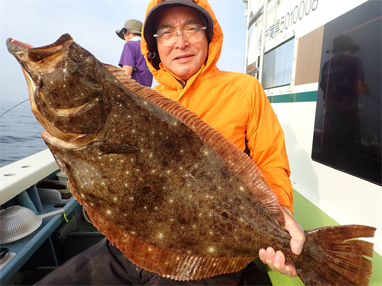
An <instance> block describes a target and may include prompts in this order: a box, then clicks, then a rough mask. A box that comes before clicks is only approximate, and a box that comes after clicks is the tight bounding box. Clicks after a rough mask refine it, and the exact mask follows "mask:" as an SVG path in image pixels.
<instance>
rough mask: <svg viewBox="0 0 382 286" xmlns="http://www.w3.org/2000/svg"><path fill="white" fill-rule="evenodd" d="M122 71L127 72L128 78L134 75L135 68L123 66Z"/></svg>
mask: <svg viewBox="0 0 382 286" xmlns="http://www.w3.org/2000/svg"><path fill="white" fill-rule="evenodd" d="M122 69H123V70H124V71H125V72H126V75H127V76H131V75H132V74H133V67H132V66H129V65H123V66H122Z"/></svg>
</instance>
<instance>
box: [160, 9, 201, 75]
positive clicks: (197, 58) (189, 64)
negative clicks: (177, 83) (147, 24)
mask: <svg viewBox="0 0 382 286" xmlns="http://www.w3.org/2000/svg"><path fill="white" fill-rule="evenodd" d="M190 23H196V24H201V25H204V24H203V21H202V20H201V18H200V16H199V14H198V13H197V12H196V10H194V9H192V8H188V7H172V8H168V9H166V10H165V11H163V12H162V13H161V14H160V16H159V19H158V25H157V27H158V28H157V30H161V29H163V28H172V29H175V30H180V31H181V30H182V29H183V28H184V27H185V26H186V25H187V24H190ZM203 33H204V32H203ZM157 44H158V53H159V57H160V59H161V61H162V64H163V65H164V66H165V67H166V68H167V69H168V70H169V71H170V72H172V73H173V74H175V75H176V76H178V77H179V78H180V79H182V80H184V81H187V80H188V79H189V78H190V77H191V76H193V75H194V74H195V73H196V72H197V71H198V70H199V69H200V67H201V66H202V65H203V64H204V62H205V61H206V58H207V53H208V42H207V36H206V35H204V36H203V37H202V39H198V40H196V41H195V40H194V39H188V40H185V39H184V37H183V36H182V35H181V32H178V38H177V40H176V41H175V43H174V44H172V45H170V46H169V45H166V44H165V43H161V40H158V42H157Z"/></svg>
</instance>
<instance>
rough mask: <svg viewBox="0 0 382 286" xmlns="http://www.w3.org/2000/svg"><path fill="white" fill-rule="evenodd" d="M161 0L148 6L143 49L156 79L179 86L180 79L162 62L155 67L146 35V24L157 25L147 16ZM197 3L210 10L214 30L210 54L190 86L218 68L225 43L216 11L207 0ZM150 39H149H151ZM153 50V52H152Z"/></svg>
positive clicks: (142, 41)
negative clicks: (148, 20) (147, 20)
mask: <svg viewBox="0 0 382 286" xmlns="http://www.w3.org/2000/svg"><path fill="white" fill-rule="evenodd" d="M161 2H164V0H152V1H151V2H150V4H149V5H148V7H147V10H146V16H145V22H144V24H143V30H142V31H143V32H142V39H141V51H142V54H143V55H144V57H145V58H146V62H147V66H148V68H149V69H150V71H151V73H152V74H153V76H154V77H155V79H156V81H157V82H158V83H159V84H161V85H166V86H168V87H172V88H177V86H178V85H179V84H180V83H179V81H178V80H176V76H175V75H173V74H172V73H170V71H168V70H167V69H166V68H165V67H164V66H163V65H162V64H161V63H160V64H159V68H158V69H156V68H155V65H156V64H155V63H154V62H153V59H151V58H150V56H152V55H153V53H152V52H154V51H150V50H149V45H148V43H147V41H146V40H147V39H146V37H145V32H144V31H145V27H146V25H147V26H148V25H155V24H154V23H152V22H151V21H150V23H148V22H147V23H146V19H147V16H148V15H149V13H150V11H151V10H152V9H153V8H154V7H155V6H156V5H158V4H160V3H161ZM193 2H194V3H195V4H196V5H198V6H200V7H201V8H202V9H204V10H205V11H207V12H208V14H209V15H210V16H211V20H212V21H213V31H212V38H211V41H210V43H209V46H208V56H207V61H206V63H205V65H203V66H202V67H201V69H200V70H199V72H197V73H196V74H195V75H193V76H192V77H191V78H190V79H189V80H188V84H187V85H188V86H189V85H190V84H189V83H191V82H193V81H195V79H196V78H203V77H204V76H207V75H208V74H210V72H211V71H213V70H215V69H217V67H216V63H217V61H218V60H219V57H220V53H221V49H222V45H223V31H222V29H221V27H220V25H219V22H218V20H217V19H216V16H215V14H214V12H213V11H212V8H211V6H210V4H209V3H208V1H207V0H194V1H193ZM150 40H151V39H149V40H148V41H150ZM150 52H151V54H150ZM155 52H156V51H155ZM155 57H159V55H157V54H155Z"/></svg>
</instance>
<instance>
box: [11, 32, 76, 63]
mask: <svg viewBox="0 0 382 286" xmlns="http://www.w3.org/2000/svg"><path fill="white" fill-rule="evenodd" d="M72 42H73V38H72V37H71V36H70V35H69V34H64V35H62V36H61V37H60V38H59V39H58V40H57V41H56V42H54V43H53V44H50V45H46V46H43V47H38V48H35V47H33V46H32V45H30V44H27V43H23V42H21V41H17V40H15V39H12V38H9V39H7V42H6V44H7V48H8V51H9V52H10V53H11V54H12V55H14V56H15V58H16V59H17V60H18V61H19V62H20V61H30V62H33V63H35V62H40V61H42V60H44V59H46V58H48V57H52V56H54V55H58V54H60V52H62V51H63V50H64V49H65V48H66V47H67V46H69V45H70V44H71V43H72ZM20 64H21V62H20Z"/></svg>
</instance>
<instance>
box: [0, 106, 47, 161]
mask: <svg viewBox="0 0 382 286" xmlns="http://www.w3.org/2000/svg"><path fill="white" fill-rule="evenodd" d="M19 103H20V102H16V101H0V116H1V117H0V167H3V166H5V165H8V164H10V163H12V162H15V161H17V160H20V159H23V158H25V157H28V156H30V155H33V154H35V153H37V152H39V151H42V150H45V149H46V148H47V147H46V145H45V143H44V141H43V139H42V137H41V132H42V131H43V130H44V129H43V127H42V126H41V125H40V123H39V122H38V121H37V120H36V118H35V117H34V115H33V113H32V111H31V106H30V103H29V100H28V101H26V102H24V103H22V104H20V105H18V106H16V105H17V104H19ZM14 106H16V107H14ZM12 107H14V108H13V109H11V108H12ZM10 109H11V110H10ZM8 110H9V112H7V113H5V112H6V111H8ZM4 113H5V114H4Z"/></svg>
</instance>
